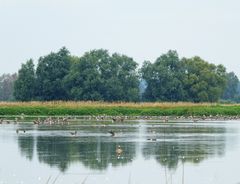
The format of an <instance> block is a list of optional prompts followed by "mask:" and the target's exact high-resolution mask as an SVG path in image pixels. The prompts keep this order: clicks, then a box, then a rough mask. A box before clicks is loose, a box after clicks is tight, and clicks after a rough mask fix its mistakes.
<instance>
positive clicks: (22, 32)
mask: <svg viewBox="0 0 240 184" xmlns="http://www.w3.org/2000/svg"><path fill="white" fill-rule="evenodd" d="M239 10H240V1H239V0H21V1H20V0H0V74H3V73H14V72H17V71H18V69H20V67H21V63H24V62H26V60H28V59H30V58H32V59H34V62H35V64H37V60H38V58H39V57H40V56H44V55H47V54H49V53H50V52H55V51H58V50H59V49H60V48H61V47H63V46H66V47H67V48H68V49H69V51H70V52H71V54H73V55H77V56H81V55H83V54H84V52H86V51H89V50H93V49H100V48H103V49H107V50H109V52H110V53H114V52H118V53H121V54H126V55H128V56H130V57H132V58H134V60H135V61H137V62H138V63H139V64H140V66H141V63H142V62H143V61H144V60H150V61H152V62H153V61H154V60H155V59H156V58H157V57H159V56H160V55H161V54H164V53H166V52H167V51H168V50H170V49H172V50H177V52H178V54H179V56H180V57H183V56H184V57H193V56H196V55H197V56H200V57H201V58H203V59H204V60H206V61H209V62H211V63H214V64H223V65H224V66H226V68H227V71H228V72H230V71H234V72H235V73H236V74H237V76H238V77H240V64H239V63H240V52H239V51H240V11H239Z"/></svg>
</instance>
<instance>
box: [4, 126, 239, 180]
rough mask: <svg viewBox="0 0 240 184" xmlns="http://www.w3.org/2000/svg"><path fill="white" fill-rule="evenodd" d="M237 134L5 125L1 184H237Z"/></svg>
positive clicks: (233, 130)
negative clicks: (74, 133) (113, 135)
mask: <svg viewBox="0 0 240 184" xmlns="http://www.w3.org/2000/svg"><path fill="white" fill-rule="evenodd" d="M16 129H26V133H23V132H20V133H18V134H17V133H16ZM75 130H77V131H78V133H77V135H76V136H72V135H71V134H70V132H73V131H75ZM110 130H113V131H115V132H116V136H115V137H111V135H110V134H109V133H108V131H110ZM239 130H240V122H206V123H195V124H193V123H156V122H152V123H151V122H144V121H140V122H139V123H136V124H130V125H129V124H126V123H125V124H119V125H107V126H104V125H101V124H99V123H97V122H96V123H94V122H92V123H89V125H88V124H85V125H79V124H78V125H77V124H72V125H68V126H65V127H61V126H36V125H29V124H21V125H11V124H10V125H0V148H1V149H0V184H3V183H4V184H5V183H7V184H15V183H17V184H18V183H19V184H21V183H28V184H38V183H41V184H46V183H49V184H53V183H56V184H62V183H64V184H70V183H73V184H77V183H78V184H82V183H85V184H104V183H106V184H108V183H113V184H125V183H126V184H130V183H131V184H147V183H149V184H154V183H158V184H159V183H163V184H173V183H175V184H182V183H185V184H211V183H212V184H238V183H240V142H239V141H240V132H239ZM149 139H150V140H149ZM151 139H154V140H151ZM118 145H120V146H121V148H122V150H123V153H122V154H121V155H118V154H116V148H117V146H118Z"/></svg>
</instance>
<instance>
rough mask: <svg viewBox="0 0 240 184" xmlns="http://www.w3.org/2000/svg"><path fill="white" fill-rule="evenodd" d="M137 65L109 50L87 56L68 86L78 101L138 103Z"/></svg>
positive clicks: (77, 65) (67, 81)
mask: <svg viewBox="0 0 240 184" xmlns="http://www.w3.org/2000/svg"><path fill="white" fill-rule="evenodd" d="M136 67H137V63H136V62H134V61H133V59H132V58H129V57H127V56H124V55H119V54H113V55H112V56H110V55H109V54H108V51H107V50H103V49H100V50H93V51H90V52H87V53H85V54H84V56H82V57H81V58H80V59H79V62H76V63H75V64H74V65H73V67H72V68H71V71H70V73H69V74H68V75H67V76H66V77H65V80H64V81H65V86H66V88H67V89H68V91H69V94H70V96H71V98H72V99H74V100H93V101H96V100H105V101H137V100H138V93H139V90H138V76H137V73H136Z"/></svg>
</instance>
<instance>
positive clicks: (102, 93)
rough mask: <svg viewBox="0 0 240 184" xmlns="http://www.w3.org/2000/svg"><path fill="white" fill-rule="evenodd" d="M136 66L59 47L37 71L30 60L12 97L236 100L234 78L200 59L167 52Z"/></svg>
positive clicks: (116, 58)
mask: <svg viewBox="0 0 240 184" xmlns="http://www.w3.org/2000/svg"><path fill="white" fill-rule="evenodd" d="M137 67H138V64H137V62H135V61H134V60H133V59H132V58H131V57H128V56H126V55H121V54H118V53H114V54H112V55H110V54H109V53H108V51H107V50H103V49H99V50H92V51H89V52H86V53H85V54H84V55H83V56H81V57H78V56H72V55H70V53H69V51H68V50H67V49H66V48H65V47H63V48H61V49H60V50H59V51H58V52H56V53H50V54H48V55H46V56H43V57H40V58H39V60H38V65H37V68H36V72H35V69H34V65H33V61H32V60H30V61H27V63H26V64H23V65H22V68H21V69H20V70H19V74H18V76H19V78H18V79H17V81H16V82H15V86H14V89H15V93H14V96H15V98H16V100H20V101H29V100H33V99H34V100H40V101H51V100H76V101H77V100H81V101H88V100H90V101H107V102H113V101H123V102H137V101H140V100H141V101H152V102H155V101H170V102H178V101H187V102H188V101H189V102H217V101H219V100H220V98H222V97H223V99H224V100H229V98H231V100H233V99H237V98H238V97H237V84H239V82H238V79H237V77H236V75H235V74H234V73H229V74H227V73H226V69H225V67H224V66H222V65H214V64H210V63H208V62H207V61H204V60H203V59H201V58H200V57H193V58H182V59H180V58H179V56H178V54H177V52H176V51H172V50H170V51H168V52H167V53H166V54H163V55H161V56H160V57H158V58H157V59H156V61H155V62H154V63H151V62H150V61H145V62H144V63H143V66H142V67H141V68H140V69H138V68H137ZM28 70H29V71H28ZM138 70H139V71H138ZM0 92H1V91H0Z"/></svg>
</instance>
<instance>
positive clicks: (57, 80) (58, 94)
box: [36, 47, 71, 100]
mask: <svg viewBox="0 0 240 184" xmlns="http://www.w3.org/2000/svg"><path fill="white" fill-rule="evenodd" d="M70 65H71V59H70V55H69V51H68V50H67V49H66V48H65V47H63V48H61V49H60V50H59V51H58V52H57V53H50V54H49V55H47V56H44V57H40V59H39V61H38V66H37V70H36V77H37V91H36V96H37V98H38V99H39V100H67V99H68V98H69V97H68V95H67V92H66V89H65V88H64V86H63V82H62V81H63V79H64V77H65V76H66V75H67V74H68V72H69V70H70Z"/></svg>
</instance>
